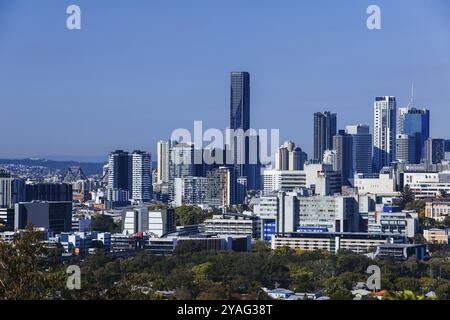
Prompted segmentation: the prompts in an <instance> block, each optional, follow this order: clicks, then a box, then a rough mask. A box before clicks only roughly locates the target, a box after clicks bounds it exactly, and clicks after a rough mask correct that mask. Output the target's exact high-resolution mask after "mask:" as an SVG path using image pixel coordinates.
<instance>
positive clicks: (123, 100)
mask: <svg viewBox="0 0 450 320" xmlns="http://www.w3.org/2000/svg"><path fill="white" fill-rule="evenodd" d="M70 4H77V5H79V6H80V7H81V10H82V30H79V31H69V30H67V29H66V18H67V15H66V8H67V6H68V5H70ZM369 4H377V5H379V6H380V7H381V10H382V28H383V29H382V30H376V31H370V30H368V29H367V28H366V19H367V14H366V8H367V7H368V5H369ZM233 70H246V71H249V72H250V73H251V84H252V96H251V125H252V127H255V128H280V130H281V132H280V133H281V139H282V140H286V139H292V140H294V141H295V142H297V143H298V144H299V145H300V146H301V147H302V148H303V149H304V150H305V151H307V152H308V153H309V154H311V153H312V152H311V151H312V117H313V113H314V112H316V111H324V110H331V111H334V112H337V113H338V125H339V127H344V126H345V125H346V124H353V123H367V124H370V125H371V126H372V105H373V99H374V97H375V96H377V95H394V96H396V97H397V99H398V102H399V105H404V104H407V103H408V100H409V95H410V87H411V83H412V82H413V83H414V86H415V96H416V99H415V100H416V106H424V105H425V106H429V108H430V109H431V121H432V124H431V128H432V129H431V134H432V135H433V136H437V137H445V138H450V129H449V126H448V120H449V117H448V113H449V110H450V109H449V107H450V2H449V1H448V0H430V1H424V0H395V1H392V0H390V1H380V0H372V1H365V0H358V1H357V0H342V1H335V0H327V1H325V0H314V1H313V0H303V1H300V0H283V1H275V0H226V1H225V0H190V1H185V0H145V1H144V0H133V1H125V0H117V1H106V0H95V1H92V0H71V1H64V0H40V1H33V0H0V107H1V110H2V112H1V119H2V121H1V123H2V132H3V139H2V141H1V143H0V157H3V158H4V157H28V156H30V157H31V156H33V157H36V156H40V157H50V158H72V159H81V160H85V159H90V160H92V159H95V160H101V159H102V158H105V157H106V154H107V153H108V152H109V151H111V150H113V149H117V148H123V149H127V150H133V149H144V150H149V151H152V152H153V151H154V150H155V145H156V141H157V140H159V139H161V138H168V137H170V134H171V132H172V130H173V129H176V128H188V129H191V128H193V121H194V120H203V121H204V127H206V128H221V129H224V128H225V127H226V126H227V125H228V122H229V73H230V72H231V71H233Z"/></svg>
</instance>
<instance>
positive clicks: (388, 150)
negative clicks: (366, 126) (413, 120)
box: [373, 96, 397, 172]
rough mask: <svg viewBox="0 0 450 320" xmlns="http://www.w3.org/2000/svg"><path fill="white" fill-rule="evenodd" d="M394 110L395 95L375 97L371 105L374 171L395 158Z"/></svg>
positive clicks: (395, 107)
mask: <svg viewBox="0 0 450 320" xmlns="http://www.w3.org/2000/svg"><path fill="white" fill-rule="evenodd" d="M396 110H397V103H396V101H395V97H388V96H385V97H376V98H375V103H374V106H373V115H374V117H373V128H374V133H373V147H374V148H373V158H374V159H373V161H374V169H375V171H377V172H378V171H380V170H381V169H382V168H383V167H384V166H389V165H390V164H391V162H393V161H395V160H396V156H395V152H396V139H395V138H396V137H395V135H396V124H397V123H396V121H397V119H396Z"/></svg>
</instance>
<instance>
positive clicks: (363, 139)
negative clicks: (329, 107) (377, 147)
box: [345, 124, 372, 176]
mask: <svg viewBox="0 0 450 320" xmlns="http://www.w3.org/2000/svg"><path fill="white" fill-rule="evenodd" d="M345 132H346V133H347V134H349V135H351V137H352V148H353V152H352V157H353V159H352V165H353V169H352V176H354V175H355V174H359V173H361V174H363V175H366V176H369V175H370V174H371V173H372V135H371V134H370V128H369V126H368V125H363V124H357V125H350V126H347V127H346V129H345Z"/></svg>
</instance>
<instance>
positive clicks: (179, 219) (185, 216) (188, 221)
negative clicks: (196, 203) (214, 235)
mask: <svg viewBox="0 0 450 320" xmlns="http://www.w3.org/2000/svg"><path fill="white" fill-rule="evenodd" d="M209 217H211V214H206V213H204V212H203V210H202V209H200V208H198V207H193V206H181V207H178V208H175V224H176V225H177V226H184V225H196V224H200V223H202V222H203V221H205V220H206V219H207V218H209Z"/></svg>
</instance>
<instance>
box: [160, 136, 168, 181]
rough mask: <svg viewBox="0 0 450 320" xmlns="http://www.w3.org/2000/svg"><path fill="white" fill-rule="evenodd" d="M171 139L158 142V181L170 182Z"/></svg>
mask: <svg viewBox="0 0 450 320" xmlns="http://www.w3.org/2000/svg"><path fill="white" fill-rule="evenodd" d="M169 150H170V144H169V141H163V140H161V141H158V144H157V157H158V159H157V163H158V165H157V172H158V181H157V182H158V183H168V182H169Z"/></svg>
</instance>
